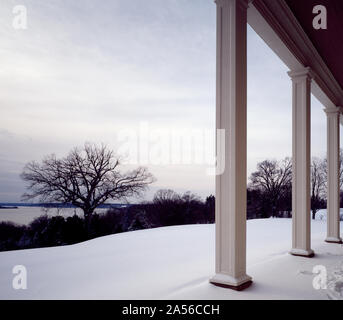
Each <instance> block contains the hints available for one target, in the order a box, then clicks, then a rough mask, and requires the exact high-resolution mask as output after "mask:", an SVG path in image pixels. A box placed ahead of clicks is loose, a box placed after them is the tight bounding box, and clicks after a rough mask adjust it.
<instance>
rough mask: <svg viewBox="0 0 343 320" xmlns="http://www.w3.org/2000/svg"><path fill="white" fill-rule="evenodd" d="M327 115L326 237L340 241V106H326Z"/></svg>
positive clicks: (327, 239)
mask: <svg viewBox="0 0 343 320" xmlns="http://www.w3.org/2000/svg"><path fill="white" fill-rule="evenodd" d="M325 112H326V115H327V166H328V168H327V237H326V239H325V241H326V242H335V243H342V239H341V237H340V222H339V189H340V188H339V172H340V168H339V147H340V146H339V129H340V128H339V125H340V121H339V120H340V119H339V117H340V108H338V107H337V108H326V109H325Z"/></svg>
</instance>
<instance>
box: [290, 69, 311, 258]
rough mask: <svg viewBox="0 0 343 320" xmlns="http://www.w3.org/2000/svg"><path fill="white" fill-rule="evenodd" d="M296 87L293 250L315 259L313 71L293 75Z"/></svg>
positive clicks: (293, 133)
mask: <svg viewBox="0 0 343 320" xmlns="http://www.w3.org/2000/svg"><path fill="white" fill-rule="evenodd" d="M288 74H289V76H290V77H291V79H292V85H293V98H292V99H293V107H292V109H293V111H292V114H293V117H292V131H293V132H292V135H293V156H292V249H291V254H293V255H297V256H305V257H312V256H313V255H314V252H313V251H312V250H311V197H310V181H311V76H310V69H309V68H303V69H301V70H296V71H290V72H289V73H288Z"/></svg>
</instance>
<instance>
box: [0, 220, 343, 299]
mask: <svg viewBox="0 0 343 320" xmlns="http://www.w3.org/2000/svg"><path fill="white" fill-rule="evenodd" d="M247 229H248V233H247V234H248V241H247V249H248V253H247V264H248V274H249V275H251V276H252V277H253V280H254V282H253V284H252V286H251V287H249V288H248V289H246V290H245V291H242V292H235V291H232V290H228V289H224V288H220V287H216V286H213V285H211V284H210V283H209V282H208V280H209V278H210V277H211V276H212V275H213V274H214V225H189V226H175V227H165V228H157V229H151V230H141V231H134V232H127V233H122V234H116V235H111V236H106V237H101V238H97V239H94V240H91V241H87V242H84V243H80V244H76V245H71V246H64V247H54V248H42V249H29V250H19V251H10V252H0V299H328V298H329V296H331V297H336V298H340V297H341V296H340V294H342V296H343V292H341V287H342V286H341V284H343V265H342V263H343V248H342V246H341V245H338V244H328V243H325V242H324V241H323V240H324V238H325V230H326V222H325V221H320V220H317V221H313V222H312V244H313V249H314V250H315V252H316V256H315V257H314V258H311V259H310V258H302V257H295V256H291V255H290V254H289V253H288V250H289V249H290V245H291V219H263V220H249V221H248V223H247ZM15 265H24V266H25V267H26V269H27V289H26V290H22V289H21V290H15V289H13V287H12V279H13V277H14V276H15V275H14V274H12V268H13V266H15ZM316 265H322V266H324V267H325V268H326V269H327V272H328V279H329V284H328V289H327V290H325V289H320V290H315V289H314V288H313V284H312V281H313V278H314V276H315V275H314V274H313V272H312V271H313V267H314V266H316ZM341 278H342V279H341ZM340 279H341V280H342V281H340Z"/></svg>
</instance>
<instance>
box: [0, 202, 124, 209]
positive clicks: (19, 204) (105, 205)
mask: <svg viewBox="0 0 343 320" xmlns="http://www.w3.org/2000/svg"><path fill="white" fill-rule="evenodd" d="M126 206H130V204H121V203H103V204H100V205H99V206H98V208H105V209H110V208H121V207H126ZM3 207H5V208H7V207H39V208H76V207H75V206H74V205H72V204H71V203H23V202H0V208H3Z"/></svg>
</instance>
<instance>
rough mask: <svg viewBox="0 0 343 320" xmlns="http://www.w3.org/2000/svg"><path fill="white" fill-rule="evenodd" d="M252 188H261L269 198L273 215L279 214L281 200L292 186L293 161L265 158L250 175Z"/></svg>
mask: <svg viewBox="0 0 343 320" xmlns="http://www.w3.org/2000/svg"><path fill="white" fill-rule="evenodd" d="M250 180H251V184H250V188H251V189H258V190H261V191H262V193H263V194H264V195H265V196H266V197H267V198H268V202H269V203H270V210H271V213H272V215H273V216H276V215H277V214H278V211H279V209H280V204H281V200H282V199H283V197H285V196H286V194H287V192H289V190H290V188H291V181H292V161H291V159H290V158H285V159H284V160H282V161H279V162H278V161H276V160H265V161H263V162H260V163H258V164H257V171H256V172H253V173H252V174H251V176H250Z"/></svg>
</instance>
